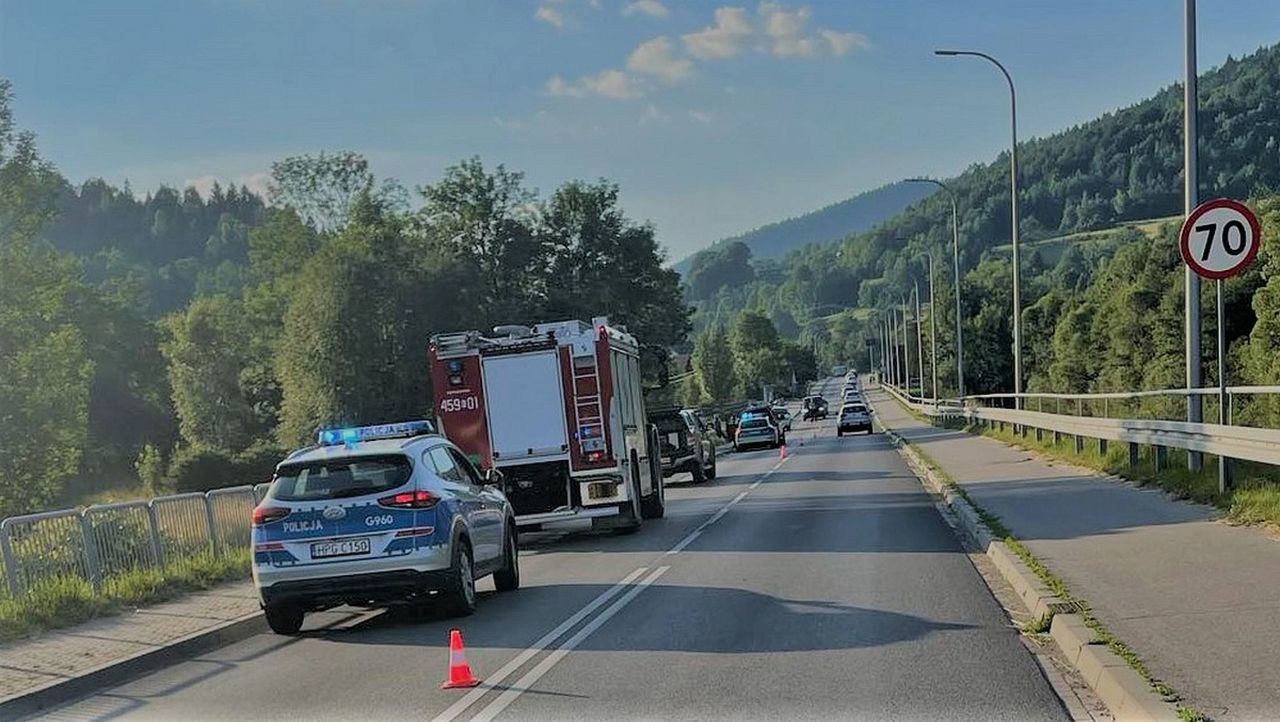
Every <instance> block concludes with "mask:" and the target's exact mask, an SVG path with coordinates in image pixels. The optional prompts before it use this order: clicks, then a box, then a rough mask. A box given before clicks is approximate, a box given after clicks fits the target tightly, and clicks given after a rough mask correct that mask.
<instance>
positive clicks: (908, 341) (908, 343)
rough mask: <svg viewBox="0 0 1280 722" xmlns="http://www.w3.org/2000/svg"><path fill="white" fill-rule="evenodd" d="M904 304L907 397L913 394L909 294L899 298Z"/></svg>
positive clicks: (903, 363)
mask: <svg viewBox="0 0 1280 722" xmlns="http://www.w3.org/2000/svg"><path fill="white" fill-rule="evenodd" d="M899 300H900V301H901V304H900V305H901V306H902V380H903V381H905V382H906V383H905V384H903V388H905V389H906V393H907V397H908V398H910V396H911V329H910V326H908V325H907V324H908V320H907V317H908V316H910V315H911V304H909V303H907V295H906V294H905V293H904V294H903V295H902V297H901V298H900V299H899Z"/></svg>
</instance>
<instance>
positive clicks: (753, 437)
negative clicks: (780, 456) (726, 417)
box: [733, 412, 787, 451]
mask: <svg viewBox="0 0 1280 722" xmlns="http://www.w3.org/2000/svg"><path fill="white" fill-rule="evenodd" d="M785 443H787V437H786V434H784V433H783V431H782V429H781V428H780V427H779V426H778V424H777V422H776V421H775V420H774V419H773V418H772V417H770V416H769V415H767V414H755V415H748V414H746V413H745V412H744V413H743V415H742V416H741V421H739V423H738V431H737V433H736V434H735V435H734V437H733V450H734V451H742V450H744V449H749V448H751V447H753V446H768V447H771V448H775V449H776V448H778V447H779V446H782V445H783V444H785Z"/></svg>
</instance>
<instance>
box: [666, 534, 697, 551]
mask: <svg viewBox="0 0 1280 722" xmlns="http://www.w3.org/2000/svg"><path fill="white" fill-rule="evenodd" d="M701 534H702V527H698V528H697V529H694V530H693V532H692V533H690V534H689V536H687V537H685V538H683V539H681V540H680V543H679V544H676V545H675V546H673V547H671V548H670V549H668V550H667V552H666V556H671V555H672V554H679V553H680V552H681V550H683V549H684V548H685V547H687V546H689V544H690V543H691V542H693V540H694V539H697V538H698V536H699V535H701Z"/></svg>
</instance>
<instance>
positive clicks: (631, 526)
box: [613, 451, 643, 534]
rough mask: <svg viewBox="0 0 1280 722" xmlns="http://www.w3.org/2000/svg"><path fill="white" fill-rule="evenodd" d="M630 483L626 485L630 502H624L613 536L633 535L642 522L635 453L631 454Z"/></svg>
mask: <svg viewBox="0 0 1280 722" xmlns="http://www.w3.org/2000/svg"><path fill="white" fill-rule="evenodd" d="M631 458H632V462H631V481H630V483H628V484H627V486H628V487H630V488H629V491H630V494H629V496H630V497H631V500H630V501H627V502H624V503H623V504H622V508H621V510H620V513H619V514H618V520H617V522H616V523H615V525H614V527H613V533H615V534H634V533H635V532H637V531H639V530H640V524H641V523H642V522H643V516H642V513H641V511H640V503H639V501H640V478H639V477H640V472H639V469H638V467H637V464H638V462H637V461H636V460H635V452H634V451H633V452H631Z"/></svg>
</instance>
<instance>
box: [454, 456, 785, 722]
mask: <svg viewBox="0 0 1280 722" xmlns="http://www.w3.org/2000/svg"><path fill="white" fill-rule="evenodd" d="M785 461H786V459H779V460H778V463H776V464H774V465H773V468H771V469H769V470H768V471H766V472H765V473H764V474H762V475H761V476H760V478H759V479H756V480H755V482H754V483H752V484H751V486H750V487H748V488H747V489H746V490H744V491H742V492H740V493H739V494H738V495H737V496H735V497H734V498H733V500H732V501H730V502H729V503H727V504H725V505H724V506H723V507H721V508H720V510H719V511H717V512H716V513H715V514H714V515H712V516H711V518H709V519H707V520H706V521H704V522H702V524H700V525H699V526H698V528H696V529H694V530H693V531H692V532H690V533H689V534H688V536H686V537H685V538H683V539H681V540H680V541H679V542H678V543H676V545H675V546H673V547H671V549H669V550H667V552H666V553H665V554H664V556H670V555H674V554H679V553H680V551H681V550H683V549H684V548H685V547H687V546H689V544H690V543H692V542H693V540H694V539H697V538H698V536H699V535H700V534H702V531H703V530H704V529H706V528H707V527H709V526H711V525H712V524H714V523H716V522H717V521H719V520H720V519H721V517H723V516H724V515H725V514H726V513H728V511H729V509H731V508H732V507H733V505H734V504H737V503H738V502H740V501H742V499H743V498H744V497H746V495H747V494H748V493H750V492H751V491H752V490H753V489H755V488H756V487H758V486H760V484H762V483H764V481H765V479H768V478H769V476H770V475H772V474H773V472H775V471H777V470H778V467H780V466H782V464H783V463H784V462H785ZM670 568H671V567H670V566H660V567H658V568H656V569H654V570H652V571H650V570H649V567H640V568H638V569H636V570H635V571H633V572H631V573H630V574H628V575H627V576H625V577H623V579H622V581H620V582H618V583H617V584H615V585H613V586H612V587H610V588H608V589H606V590H605V591H604V592H601V594H600V596H598V597H596V598H595V599H592V600H591V601H590V602H589V603H587V605H586V606H585V607H583V608H582V609H579V610H578V611H577V612H575V613H574V614H573V616H571V617H569V618H568V619H566V620H564V621H563V622H561V623H560V624H559V625H558V626H557V627H556V628H555V629H553V630H551V631H550V632H547V633H546V634H544V635H543V636H542V638H541V639H539V640H538V641H536V642H534V643H533V644H532V645H530V646H529V648H528V649H525V650H524V651H522V652H520V654H517V655H516V656H515V657H513V658H512V659H511V661H509V662H507V663H506V664H504V665H502V667H501V668H499V669H498V671H496V672H494V673H493V674H492V675H490V676H489V678H488V679H487V680H486V681H485V683H484V684H483V685H481V686H479V687H476V688H475V689H472V690H471V691H469V692H467V694H466V695H464V696H463V697H462V698H461V699H459V700H458V701H457V702H454V703H453V704H452V705H450V706H449V708H448V709H446V710H445V711H443V712H441V713H440V714H439V715H437V716H436V718H435V719H434V720H433V722H452V720H455V719H457V718H458V717H459V716H460V715H461V714H462V713H464V712H466V711H467V710H468V709H470V708H471V707H472V706H473V705H475V704H476V703H477V702H479V701H480V699H481V698H482V697H484V696H485V695H486V694H488V693H489V692H491V691H493V689H494V688H495V687H497V686H498V685H500V684H502V683H503V682H504V681H506V679H507V677H510V676H511V675H512V674H514V673H515V672H516V670H518V669H520V668H521V667H523V666H524V665H525V664H527V663H528V662H529V661H530V660H532V659H533V658H534V657H536V656H537V655H538V654H539V653H540V652H542V651H543V650H545V649H547V648H548V647H550V646H551V645H552V644H553V643H554V642H555V641H556V640H557V639H559V638H560V637H562V636H563V635H564V634H565V633H567V632H568V631H569V630H570V629H573V628H574V627H576V626H577V625H578V624H580V623H581V622H582V621H583V620H584V619H586V618H587V617H589V616H591V614H592V613H594V612H595V611H596V610H597V609H599V608H600V607H603V606H604V605H605V604H607V603H608V602H609V600H611V599H613V598H614V597H618V595H619V594H621V595H622V596H621V597H619V598H618V599H617V600H616V601H614V602H613V604H610V605H609V607H608V608H607V609H605V610H604V611H603V612H601V613H600V614H599V615H598V616H596V618H595V619H592V620H591V621H590V622H588V623H587V624H585V625H583V627H582V628H581V629H579V630H578V631H577V632H576V633H574V635H573V636H571V637H569V638H568V639H566V640H565V641H564V642H563V643H561V644H560V646H558V647H556V648H555V650H554V651H552V652H551V654H548V655H547V656H546V657H545V658H543V659H542V661H540V662H538V664H537V665H535V666H534V667H533V669H530V670H529V671H528V672H525V674H524V675H523V676H522V677H520V679H518V680H516V682H515V684H513V685H511V686H510V687H507V688H506V689H504V690H503V691H502V693H501V694H499V695H498V697H497V698H495V699H494V700H493V701H492V702H490V703H489V704H487V705H485V706H484V708H482V709H481V710H480V711H479V712H477V713H476V715H475V716H474V717H472V718H471V722H491V720H493V719H494V718H495V717H497V716H498V715H499V714H501V713H502V711H503V710H505V709H506V708H507V707H509V706H510V705H511V703H512V702H514V701H516V698H517V697H519V696H520V695H521V694H523V693H524V692H525V691H527V690H528V689H530V688H531V687H532V686H533V685H534V684H537V682H538V680H539V679H542V676H543V675H545V674H546V673H547V672H549V671H551V668H552V667H554V666H556V664H558V663H559V662H560V660H562V659H564V658H565V657H566V656H568V654H569V653H570V652H572V651H573V650H574V649H575V648H577V646H578V645H579V644H582V642H583V640H585V639H586V638H587V637H589V636H591V634H592V633H593V632H595V631H596V630H597V629H599V628H600V627H601V626H603V625H604V623H605V622H607V621H609V620H610V619H612V618H613V616H614V615H616V614H617V613H618V612H620V611H622V609H623V607H625V606H627V605H628V604H630V603H631V600H633V599H635V598H636V596H638V595H639V594H640V592H643V591H644V590H645V588H646V587H648V586H649V585H651V584H653V583H654V582H655V581H657V580H658V578H659V577H661V576H662V575H663V574H666V573H667V570H668V569H670ZM645 572H649V574H648V576H645ZM642 576H644V579H642V580H640V581H639V582H636V580H637V579H639V578H640V577H642Z"/></svg>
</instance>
